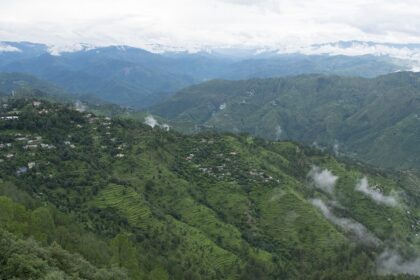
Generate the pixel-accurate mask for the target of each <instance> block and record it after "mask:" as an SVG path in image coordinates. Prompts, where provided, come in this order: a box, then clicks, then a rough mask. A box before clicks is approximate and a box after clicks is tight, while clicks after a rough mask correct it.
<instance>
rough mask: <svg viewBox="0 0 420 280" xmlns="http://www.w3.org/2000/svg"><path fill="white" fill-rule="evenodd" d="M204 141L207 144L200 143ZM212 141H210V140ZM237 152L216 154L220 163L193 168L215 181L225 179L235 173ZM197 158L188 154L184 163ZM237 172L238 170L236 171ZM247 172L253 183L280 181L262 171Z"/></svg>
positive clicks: (197, 165) (192, 154)
mask: <svg viewBox="0 0 420 280" xmlns="http://www.w3.org/2000/svg"><path fill="white" fill-rule="evenodd" d="M204 141H205V142H206V143H207V142H208V141H207V140H205V139H204V140H203V139H202V141H201V142H202V143H204ZM211 141H212V140H211ZM237 154H238V153H237V152H235V151H232V152H229V153H227V154H223V153H219V154H217V157H218V158H220V160H221V161H222V162H221V163H219V164H218V165H214V166H211V167H210V166H201V164H196V165H195V167H196V168H198V170H199V171H201V172H202V173H204V174H206V175H208V176H211V177H214V178H217V179H220V180H222V179H225V178H227V177H231V176H232V172H233V173H234V174H235V173H237V172H235V169H237V168H235V164H234V162H235V160H234V158H235V156H237ZM195 158H197V157H196V155H195V154H194V153H190V154H188V156H186V157H185V160H186V161H189V162H193V160H194V159H195ZM237 171H238V170H237ZM242 171H244V170H240V172H241V173H242ZM245 172H247V174H248V175H250V176H251V177H252V178H253V180H254V181H259V182H263V183H269V182H272V181H273V182H277V183H279V182H280V180H275V179H274V178H273V177H272V176H270V175H268V174H266V173H265V172H263V171H258V170H256V169H251V170H249V171H245Z"/></svg>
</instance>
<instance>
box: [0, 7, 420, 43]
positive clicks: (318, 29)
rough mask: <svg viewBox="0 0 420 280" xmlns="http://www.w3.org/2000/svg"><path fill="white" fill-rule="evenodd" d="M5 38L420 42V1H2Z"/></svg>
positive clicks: (0, 35)
mask: <svg viewBox="0 0 420 280" xmlns="http://www.w3.org/2000/svg"><path fill="white" fill-rule="evenodd" d="M0 40H3V41H4V40H12V41H21V40H26V41H33V42H41V43H48V44H59V45H63V44H73V43H78V42H85V43H89V44H95V45H110V44H125V45H132V46H139V47H144V46H145V45H147V44H162V45H166V46H174V47H180V48H191V47H194V46H212V47H214V46H269V47H284V46H288V47H290V46H291V47H293V46H304V45H308V44H312V43H322V42H331V41H338V40H370V41H381V42H394V43H409V42H411V43H414V42H415V43H420V1H419V0H329V1H327V0H118V1H115V0H71V1H70V0H0Z"/></svg>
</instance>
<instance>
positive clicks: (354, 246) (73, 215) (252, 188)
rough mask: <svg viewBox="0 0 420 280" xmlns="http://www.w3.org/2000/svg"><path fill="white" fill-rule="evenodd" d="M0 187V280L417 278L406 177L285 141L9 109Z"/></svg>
mask: <svg viewBox="0 0 420 280" xmlns="http://www.w3.org/2000/svg"><path fill="white" fill-rule="evenodd" d="M364 177H366V178H367V179H368V184H369V185H368V186H364V189H362V191H360V190H358V185H361V184H362V183H363V180H361V179H362V178H364ZM0 178H1V179H0V209H1V211H0V227H1V233H0V234H1V236H2V237H1V244H0V246H2V248H7V249H6V250H3V249H2V250H0V252H1V253H0V264H1V265H0V278H1V279H10V278H13V277H17V278H22V279H39V278H41V279H67V278H65V276H66V275H67V276H68V279H125V278H127V279H194V280H195V279H376V278H387V277H385V276H384V277H380V276H379V275H381V274H386V273H404V272H406V273H410V274H414V275H415V274H418V268H416V263H417V262H418V260H419V259H416V258H417V257H418V256H419V251H420V238H419V236H418V235H419V232H420V226H419V223H420V219H419V215H420V209H419V193H418V189H417V188H416V182H417V181H416V180H418V177H416V176H415V175H414V174H410V176H408V175H406V174H404V173H395V174H390V173H388V174H386V173H383V172H381V171H380V170H375V169H370V168H367V167H366V166H364V165H361V164H357V163H345V162H341V161H337V160H336V159H335V158H333V157H332V156H330V155H328V154H324V153H322V152H320V151H319V150H316V149H312V148H307V147H304V146H301V145H298V144H295V143H292V142H268V141H265V140H261V139H258V138H254V137H251V136H247V135H241V136H235V135H230V134H212V133H206V134H198V135H193V136H184V135H181V134H179V133H177V132H172V131H169V132H168V131H164V130H162V129H159V128H154V129H152V128H151V127H148V126H145V125H143V124H141V123H139V122H136V121H133V120H124V119H111V118H108V117H98V116H95V115H93V114H91V113H88V112H79V111H75V110H73V109H71V107H66V106H63V105H59V104H51V103H48V102H47V101H35V100H32V99H24V98H18V99H13V98H10V99H7V100H4V101H3V103H2V104H1V106H0ZM326 187H328V188H329V189H326ZM360 188H362V187H360ZM367 190H368V191H369V192H368V191H367ZM372 194H373V195H372ZM382 200H383V201H382ZM384 201H385V202H386V203H384ZM390 202H392V203H390ZM28 238H29V239H28ZM26 252H31V253H30V254H27V253H26ZM390 252H391V253H390ZM79 255H80V256H79ZM66 259H69V260H71V261H66ZM396 259H397V260H398V261H396ZM63 262H64V264H63ZM20 263H23V265H22V266H19V264H20ZM17 267H19V269H18V268H17ZM124 273H125V276H124ZM54 277H55V278H54ZM95 277H96V278H95ZM398 277H399V278H401V279H411V278H410V276H408V275H406V276H403V275H401V274H400V276H398ZM413 277H414V276H413ZM388 278H389V279H395V278H392V277H388Z"/></svg>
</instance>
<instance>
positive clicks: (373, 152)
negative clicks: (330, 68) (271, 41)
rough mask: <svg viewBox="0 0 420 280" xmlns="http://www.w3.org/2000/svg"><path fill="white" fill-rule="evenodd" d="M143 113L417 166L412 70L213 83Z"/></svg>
mask: <svg viewBox="0 0 420 280" xmlns="http://www.w3.org/2000/svg"><path fill="white" fill-rule="evenodd" d="M150 111H151V112H152V113H154V114H157V115H159V116H162V117H164V118H167V119H170V120H172V121H173V126H175V127H177V128H178V129H180V130H181V131H184V132H197V131H203V130H213V129H216V130H219V131H230V132H235V133H237V132H247V133H250V134H253V135H257V136H260V137H263V138H267V139H271V140H281V139H283V140H284V139H292V140H295V141H299V142H303V143H306V144H308V145H314V146H318V147H323V148H328V149H330V150H331V151H333V149H334V150H335V152H339V153H345V154H346V155H347V156H352V157H355V158H357V159H362V160H364V161H366V162H368V163H371V164H374V165H377V166H382V167H393V168H400V169H407V168H419V167H420V146H419V145H418V143H419V142H420V130H419V128H420V74H418V73H412V72H400V73H394V74H389V75H386V76H380V77H378V78H375V79H365V78H349V77H338V76H323V75H307V76H297V77H289V78H275V79H274V78H273V79H263V80H261V79H253V80H245V81H223V80H214V81H210V82H206V83H203V84H200V85H197V86H192V87H189V88H187V89H184V90H182V91H180V92H179V93H177V94H176V95H175V96H173V97H171V98H169V99H168V100H167V101H165V102H163V103H161V104H159V105H156V106H155V107H152V108H151V109H150ZM334 147H335V148H334Z"/></svg>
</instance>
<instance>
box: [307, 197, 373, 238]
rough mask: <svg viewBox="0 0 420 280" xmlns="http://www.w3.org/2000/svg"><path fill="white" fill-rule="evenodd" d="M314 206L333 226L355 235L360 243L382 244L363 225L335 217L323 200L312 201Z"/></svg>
mask: <svg viewBox="0 0 420 280" xmlns="http://www.w3.org/2000/svg"><path fill="white" fill-rule="evenodd" d="M311 203H312V205H314V206H315V207H317V208H318V209H319V210H320V211H321V213H322V214H323V215H324V217H325V218H326V219H327V220H329V221H330V222H332V223H333V224H335V225H337V226H339V227H340V228H342V229H343V230H345V231H347V232H350V233H352V234H354V235H355V236H356V237H357V238H358V239H359V240H360V241H362V242H365V243H368V244H374V245H377V244H379V243H380V241H379V239H378V238H376V237H375V236H374V235H373V234H372V233H371V232H370V231H369V230H368V229H366V227H365V226H363V225H362V224H361V223H358V222H356V221H354V220H352V219H348V218H341V217H337V216H336V215H334V214H333V213H332V212H331V210H330V208H328V206H327V205H326V204H325V203H324V202H323V201H322V200H321V199H318V198H316V199H312V200H311Z"/></svg>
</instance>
